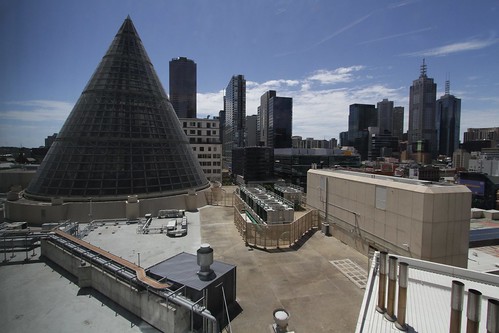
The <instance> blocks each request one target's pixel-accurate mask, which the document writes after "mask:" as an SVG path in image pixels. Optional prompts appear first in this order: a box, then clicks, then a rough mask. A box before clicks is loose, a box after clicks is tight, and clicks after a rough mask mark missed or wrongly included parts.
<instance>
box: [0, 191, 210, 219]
mask: <svg viewBox="0 0 499 333" xmlns="http://www.w3.org/2000/svg"><path fill="white" fill-rule="evenodd" d="M207 193H211V190H210V189H209V188H208V189H205V190H202V191H198V192H196V196H195V205H196V207H197V208H199V207H203V206H206V205H207V198H206V194H207ZM187 198H188V195H187V194H181V195H176V196H169V197H162V198H148V199H139V217H144V215H145V214H147V213H151V214H152V215H153V216H156V214H157V213H158V211H159V210H160V209H186V208H187V203H188V201H187ZM5 217H6V218H8V219H9V220H12V221H25V222H28V223H29V224H31V225H41V224H43V223H49V222H59V221H64V220H71V221H78V222H89V221H91V220H95V219H113V218H126V200H121V201H92V202H90V200H88V201H84V202H64V203H63V204H62V205H52V204H51V203H48V202H39V201H32V200H26V199H20V200H16V201H6V202H5Z"/></svg>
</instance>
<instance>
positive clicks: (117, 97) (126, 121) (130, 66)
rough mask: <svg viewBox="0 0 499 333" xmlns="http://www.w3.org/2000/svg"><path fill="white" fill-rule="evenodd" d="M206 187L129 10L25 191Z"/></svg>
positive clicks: (154, 192) (107, 193)
mask: <svg viewBox="0 0 499 333" xmlns="http://www.w3.org/2000/svg"><path fill="white" fill-rule="evenodd" d="M208 186H209V183H208V180H207V179H206V177H205V175H204V173H203V171H202V169H201V167H200V165H199V162H198V161H197V159H196V157H195V156H194V154H193V152H192V149H191V147H190V145H189V143H188V140H187V138H186V136H185V134H184V132H183V130H182V127H181V125H180V122H179V120H178V118H177V116H176V114H175V111H174V110H173V107H172V105H171V103H170V101H169V100H168V97H167V95H166V93H165V91H164V89H163V87H162V85H161V83H160V81H159V79H158V76H157V75H156V72H155V70H154V68H153V65H152V64H151V61H150V60H149V57H148V56H147V53H146V51H145V49H144V46H143V45H142V42H141V40H140V38H139V36H138V34H137V31H136V30H135V27H134V26H133V23H132V20H131V19H130V18H129V17H128V18H127V19H126V20H125V22H124V23H123V25H122V26H121V28H120V30H119V31H118V33H117V35H116V37H115V38H114V40H113V42H112V43H111V46H110V47H109V49H108V51H107V53H106V55H105V56H104V57H103V58H102V61H101V62H100V64H99V66H98V67H97V69H96V70H95V73H94V74H93V76H92V77H91V79H90V81H89V82H88V84H87V86H86V87H85V89H84V90H83V92H82V94H81V96H80V98H79V99H78V101H77V102H76V104H75V106H74V108H73V110H72V111H71V113H70V115H69V117H68V118H67V119H66V122H65V123H64V125H63V127H62V129H61V131H60V132H59V134H58V136H57V139H56V140H55V142H54V143H53V144H52V146H51V148H50V150H49V151H48V153H47V155H46V157H45V159H44V160H43V162H42V164H41V165H40V167H39V169H38V172H37V174H36V176H35V177H34V178H33V180H32V181H31V183H30V184H29V186H28V188H27V189H26V191H25V195H26V197H28V198H31V199H41V200H48V199H50V198H52V197H62V198H67V199H69V200H79V199H82V198H88V197H92V198H93V199H96V200H98V199H99V198H100V197H102V199H103V200H112V199H113V198H115V199H120V198H123V197H125V198H126V196H128V195H131V194H137V195H138V196H139V198H140V197H156V196H164V195H171V194H176V193H185V192H186V191H187V190H189V189H193V190H199V189H202V188H206V187H208Z"/></svg>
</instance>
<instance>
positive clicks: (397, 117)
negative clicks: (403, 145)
mask: <svg viewBox="0 0 499 333" xmlns="http://www.w3.org/2000/svg"><path fill="white" fill-rule="evenodd" d="M392 120H393V122H392V128H393V133H392V135H393V136H395V137H397V138H398V139H399V140H402V136H403V135H404V107H403V106H396V107H394V108H393V118H392Z"/></svg>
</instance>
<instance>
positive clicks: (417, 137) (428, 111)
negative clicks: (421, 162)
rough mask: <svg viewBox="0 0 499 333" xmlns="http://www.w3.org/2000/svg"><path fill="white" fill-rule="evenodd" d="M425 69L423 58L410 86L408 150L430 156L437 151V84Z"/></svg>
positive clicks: (434, 155)
mask: <svg viewBox="0 0 499 333" xmlns="http://www.w3.org/2000/svg"><path fill="white" fill-rule="evenodd" d="M426 69H427V67H426V63H425V60H424V59H423V64H422V65H421V74H420V75H419V78H418V79H417V80H414V81H413V83H412V86H411V87H410V92H409V131H408V143H409V152H410V153H416V152H418V153H428V154H430V156H431V157H436V155H437V152H438V149H437V129H436V125H435V111H436V95H437V85H436V83H434V82H433V79H432V78H429V77H428V76H427V75H426ZM422 150H426V151H422Z"/></svg>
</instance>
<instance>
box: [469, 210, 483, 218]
mask: <svg viewBox="0 0 499 333" xmlns="http://www.w3.org/2000/svg"><path fill="white" fill-rule="evenodd" d="M483 212H484V210H483V209H480V208H471V218H472V219H481V218H482V217H483Z"/></svg>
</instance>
